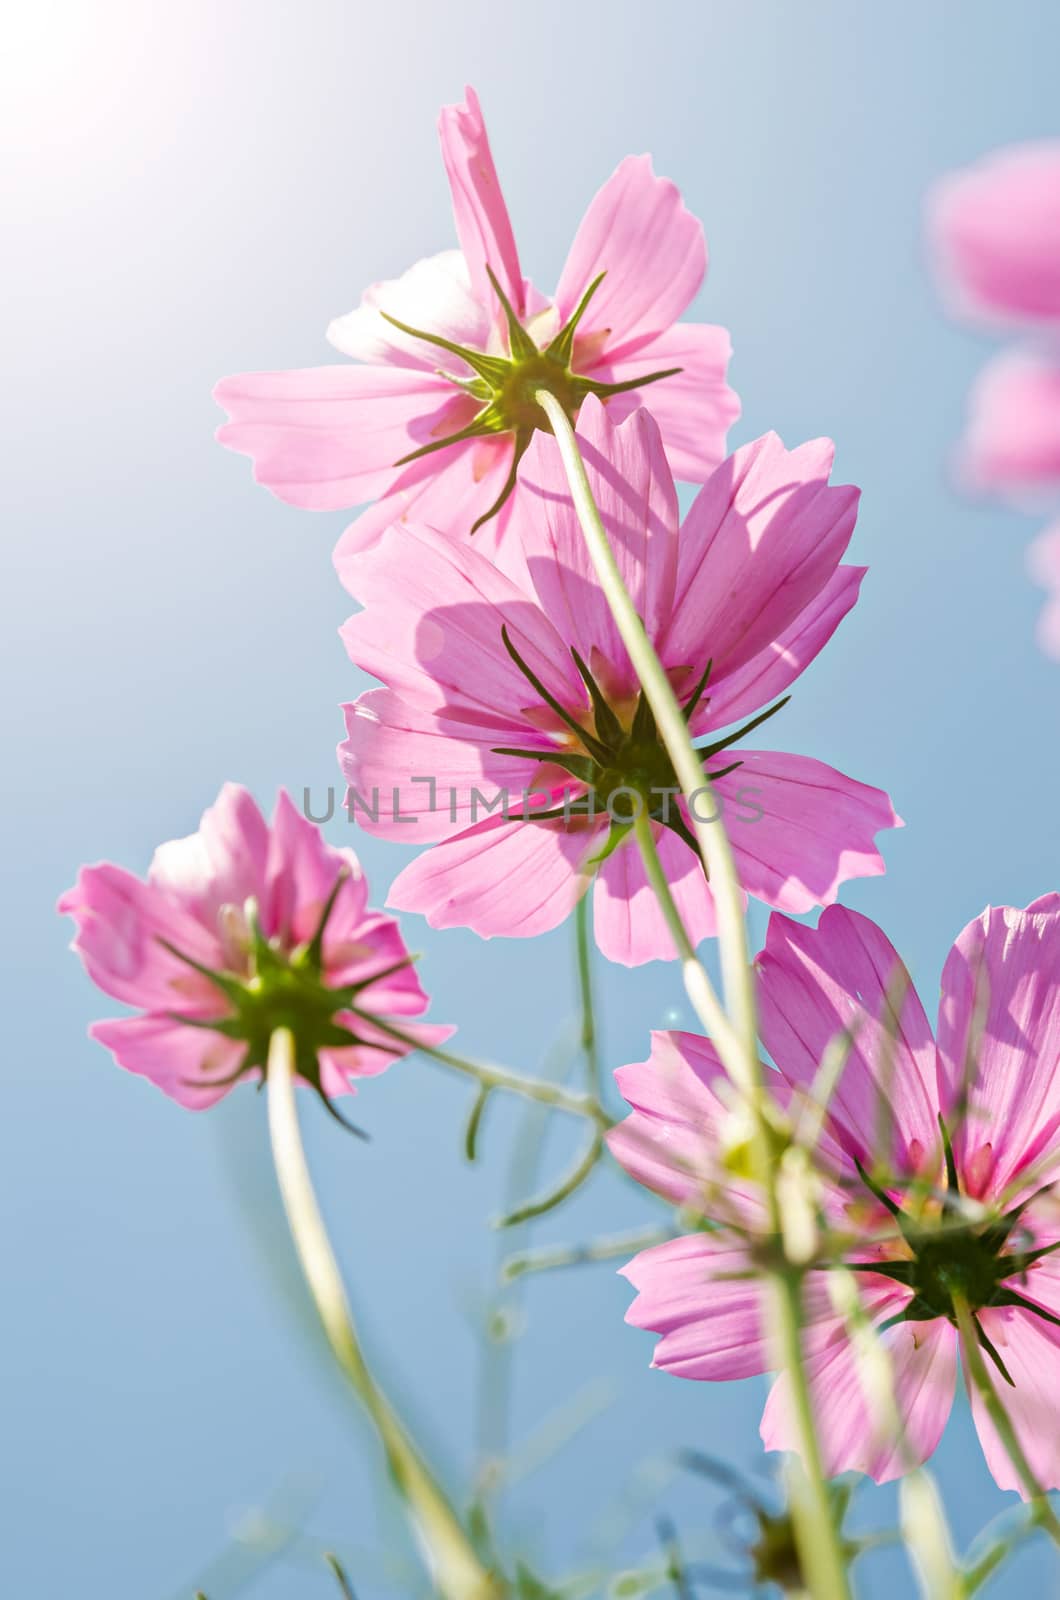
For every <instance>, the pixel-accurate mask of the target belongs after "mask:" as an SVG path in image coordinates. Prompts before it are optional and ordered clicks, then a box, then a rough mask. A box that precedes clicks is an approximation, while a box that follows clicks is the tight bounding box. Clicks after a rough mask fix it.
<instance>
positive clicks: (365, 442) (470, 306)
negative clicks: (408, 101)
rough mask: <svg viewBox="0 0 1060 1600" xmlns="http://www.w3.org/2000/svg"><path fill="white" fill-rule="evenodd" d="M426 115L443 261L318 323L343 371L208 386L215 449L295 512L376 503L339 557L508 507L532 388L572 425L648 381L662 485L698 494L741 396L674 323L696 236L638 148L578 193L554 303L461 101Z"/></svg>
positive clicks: (538, 419)
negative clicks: (414, 523) (390, 530)
mask: <svg viewBox="0 0 1060 1600" xmlns="http://www.w3.org/2000/svg"><path fill="white" fill-rule="evenodd" d="M466 94H467V103H466V105H462V106H447V107H446V108H445V109H444V110H443V112H442V114H441V119H440V123H439V131H440V134H441V142H442V155H443V158H444V161H445V166H446V171H447V173H448V175H449V184H450V188H451V189H452V195H453V210H454V213H455V217H456V230H457V235H458V237H459V240H460V249H459V250H458V251H457V250H450V251H446V252H444V253H443V254H441V255H438V256H433V257H430V258H429V259H427V260H424V261H420V262H417V264H416V265H415V266H413V267H411V268H410V269H409V270H408V272H406V273H405V274H404V276H403V277H401V278H397V279H394V280H393V281H390V282H386V283H376V284H373V285H372V287H371V288H369V289H368V290H366V292H365V294H364V297H363V299H362V301H361V304H360V306H359V307H358V308H357V310H356V311H353V312H351V313H350V314H349V315H348V316H345V317H340V318H338V319H337V320H336V321H335V322H333V323H332V324H331V326H330V328H329V329H328V338H329V339H330V341H331V343H332V344H333V345H335V346H336V348H337V349H339V350H341V351H342V353H343V354H344V355H347V356H352V357H353V359H354V360H355V361H356V362H359V363H361V364H360V365H358V366H331V367H316V368H311V369H309V370H306V371H301V372H256V373H245V374H243V375H242V376H240V377H235V378H226V379H224V380H223V381H222V382H221V383H220V384H218V386H217V389H216V391H215V393H216V397H217V399H218V401H219V402H220V404H221V405H222V406H223V407H224V408H225V410H226V411H227V412H228V414H229V416H230V417H231V419H232V420H231V421H230V422H229V423H228V424H226V425H225V426H224V427H222V428H221V429H220V430H219V432H218V438H219V439H220V440H221V442H222V443H223V444H226V445H228V446H229V447H230V448H231V449H233V450H239V451H242V452H243V453H244V454H246V455H249V456H251V457H253V460H254V473H255V477H256V478H257V479H258V481H259V482H260V483H263V484H265V485H266V487H267V488H269V489H271V490H272V491H273V493H274V494H276V495H278V496H279V497H280V499H282V500H287V501H289V502H290V503H291V504H293V505H298V506H306V507H308V508H310V509H311V510H330V509H333V508H337V507H343V506H353V505H358V504H361V503H363V502H365V501H369V500H374V499H376V498H377V497H378V496H385V497H389V498H386V499H384V501H383V503H382V504H381V505H379V506H375V507H373V508H372V509H371V510H370V511H368V512H366V513H365V514H364V515H363V516H361V517H360V518H359V519H358V520H357V521H356V522H355V523H354V524H353V526H352V527H351V528H349V529H348V530H347V532H346V533H345V534H344V536H343V538H342V540H341V541H340V544H339V546H338V549H337V550H336V564H337V566H338V569H339V573H340V576H343V581H344V582H345V581H347V577H346V576H345V575H346V574H347V572H348V567H349V562H350V561H351V559H352V558H353V557H354V556H355V555H356V554H357V552H358V551H360V550H361V549H363V548H366V547H367V546H369V545H370V544H372V543H374V542H375V541H376V539H377V538H378V537H379V534H380V533H381V532H382V530H383V529H384V528H385V527H387V526H388V525H389V524H390V523H391V522H394V521H396V520H397V519H398V517H400V516H402V515H403V514H405V512H406V511H411V512H412V513H413V514H414V515H415V517H416V519H417V520H419V521H425V522H427V523H430V524H431V525H432V526H437V527H441V528H444V529H446V530H447V531H456V532H461V533H470V532H473V531H474V530H475V528H477V527H479V526H480V525H481V524H482V523H484V522H487V521H489V520H490V519H494V526H493V527H492V529H491V530H490V535H489V542H490V543H491V544H495V542H496V541H497V540H499V539H500V537H501V535H502V534H503V532H504V529H505V527H506V526H507V523H508V521H509V519H510V517H511V515H512V512H513V507H514V501H513V498H512V496H513V492H514V490H515V489H516V485H517V472H518V467H519V462H520V460H521V458H522V456H523V453H524V451H525V450H526V448H527V445H528V443H529V441H530V439H531V438H532V436H533V434H534V432H535V430H537V429H540V428H542V427H547V423H546V421H545V418H544V414H543V412H541V410H540V408H539V407H538V406H537V404H536V402H535V401H534V398H533V397H534V392H535V391H536V390H537V389H539V388H541V387H542V386H544V387H547V388H548V389H550V390H551V391H552V393H553V394H554V395H556V396H557V398H558V399H559V400H560V401H561V402H562V403H563V405H564V407H565V408H566V410H567V412H568V414H569V415H570V416H571V418H572V419H573V418H574V417H575V416H577V414H578V410H579V407H580V406H581V404H582V402H583V401H584V399H585V397H586V396H587V395H596V396H597V397H598V398H600V399H603V400H605V401H607V402H608V403H609V404H610V405H611V406H613V408H614V414H615V416H616V418H619V417H623V416H625V415H627V414H628V412H629V411H631V410H632V409H633V408H634V407H635V406H636V405H637V404H638V401H639V392H640V391H641V390H642V389H643V388H644V387H645V386H646V385H648V384H651V385H652V409H653V411H654V413H655V416H656V418H657V420H658V422H659V425H660V427H661V428H662V430H663V438H664V440H665V443H666V449H667V452H668V455H669V459H670V465H671V467H672V469H673V471H674V473H675V474H676V476H677V477H679V478H684V479H688V480H690V481H692V482H696V483H701V482H703V481H704V479H705V478H706V477H708V476H709V474H710V472H711V471H712V470H713V468H714V467H716V466H717V465H718V463H719V462H720V461H721V460H722V458H723V456H724V454H725V434H726V430H727V428H728V426H729V424H730V423H731V422H732V421H733V420H734V418H735V417H736V416H737V415H738V412H739V404H738V401H737V399H736V396H735V395H734V394H733V392H732V390H731V389H729V388H728V386H727V385H726V382H725V372H726V367H727V364H728V359H729V354H730V344H729V336H728V334H727V333H726V331H725V330H724V329H723V328H718V327H708V326H704V325H702V324H683V323H678V321H677V319H678V317H680V315H681V313H682V312H683V311H684V310H685V308H686V307H687V306H688V304H689V302H690V301H691V299H692V297H693V296H694V295H695V293H696V291H697V289H698V288H699V286H700V284H701V283H702V281H703V276H704V273H705V272H706V266H707V253H706V246H705V243H704V239H703V230H702V228H701V226H700V224H699V223H698V222H697V221H696V219H695V218H694V217H692V216H690V215H689V213H688V212H687V211H686V210H685V208H684V206H683V204H682V202H681V196H680V194H679V193H678V191H677V189H676V188H675V187H674V185H673V184H672V183H670V182H669V181H668V180H666V179H664V178H656V177H655V175H654V173H653V171H652V167H651V161H650V160H649V158H648V157H647V156H630V157H628V158H627V159H626V160H625V161H623V162H622V164H621V165H620V166H619V168H618V170H617V171H616V172H615V174H614V175H613V177H611V178H610V179H609V181H608V182H607V183H606V184H605V185H604V187H603V188H602V189H601V190H600V192H599V193H598V194H597V196H596V198H595V199H594V200H593V202H592V204H591V205H590V207H589V209H588V211H587V212H586V214H585V217H584V218H583V220H582V223H581V226H580V228H579V229H578V232H577V234H576V235H575V239H574V243H573V245H572V246H571V251H570V255H569V256H568V257H567V263H566V266H565V267H564V268H563V272H562V273H561V275H560V281H559V286H558V288H557V290H556V293H555V297H554V298H553V299H552V300H551V301H549V300H546V299H544V298H543V297H542V296H541V295H540V294H538V293H537V291H536V290H534V289H533V288H532V287H531V286H530V285H529V284H528V283H527V282H526V280H525V279H524V278H523V275H522V269H521V267H520V265H519V256H518V252H517V250H516V246H515V238H514V236H513V234H512V227H511V223H510V221H509V219H508V212H507V209H506V207H505V204H504V198H503V196H502V194H501V190H500V185H499V183H498V181H497V173H496V170H495V168H494V165H493V157H492V155H491V153H490V147H489V141H488V139H487V137H486V129H485V124H484V123H483V120H482V113H481V111H480V109H479V103H478V98H477V96H476V95H475V93H474V91H473V90H471V89H468V90H467V91H466Z"/></svg>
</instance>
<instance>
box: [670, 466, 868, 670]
mask: <svg viewBox="0 0 1060 1600" xmlns="http://www.w3.org/2000/svg"><path fill="white" fill-rule="evenodd" d="M832 448H833V447H832V444H831V442H830V441H829V440H827V439H817V440H814V441H812V442H811V443H810V444H805V445H801V446H800V447H799V448H798V449H797V450H791V451H788V450H785V448H784V446H783V444H782V443H781V442H780V440H779V439H778V438H777V436H776V435H775V434H766V435H764V436H763V437H762V438H761V439H756V440H755V441H754V443H753V444H750V445H744V446H743V447H742V448H741V449H739V450H737V451H736V453H735V455H733V456H730V457H729V459H728V460H727V461H726V462H724V463H723V465H722V466H720V467H719V468H718V469H717V471H716V472H715V473H714V474H713V475H712V476H711V477H710V479H709V480H708V481H707V483H706V484H705V485H704V486H703V488H702V489H701V490H700V491H699V494H698V495H697V496H696V498H695V501H694V502H693V504H692V507H691V510H690V511H689V513H688V515H687V517H686V518H685V520H684V523H683V524H682V528H681V536H680V543H679V553H678V568H677V579H676V586H675V606H674V611H673V615H672V618H671V620H670V623H669V626H668V627H667V629H666V632H665V635H664V637H663V639H662V640H661V641H660V647H661V652H660V653H661V654H662V657H663V662H664V665H667V666H670V665H672V666H675V667H676V666H681V665H685V664H687V663H689V662H695V661H698V660H700V659H702V658H703V657H704V656H710V657H712V658H713V661H714V666H715V671H716V673H717V674H718V676H719V677H721V676H723V675H724V674H726V673H729V672H733V671H735V670H736V669H737V668H738V667H742V666H743V665H744V664H745V663H746V662H748V661H750V660H751V658H752V657H753V656H755V655H757V654H758V653H759V652H760V651H762V650H764V649H766V648H767V647H768V646H769V645H770V644H771V643H772V641H773V640H775V639H776V638H777V637H778V636H779V635H781V634H783V633H784V631H785V629H787V628H789V627H790V626H791V625H792V624H793V623H794V622H795V621H796V619H797V618H798V616H799V615H800V613H801V612H803V611H804V610H805V609H806V607H807V606H808V605H809V604H810V603H811V601H812V600H813V599H814V598H815V596H817V595H818V594H819V593H820V592H821V590H822V589H823V588H824V587H825V586H826V584H827V583H828V582H829V580H830V579H831V577H832V575H833V573H834V572H835V570H836V567H837V566H838V564H839V561H840V558H841V557H842V555H843V552H844V550H845V549H846V547H847V544H848V542H849V539H850V535H851V533H852V532H853V528H854V523H855V520H856V518H857V504H858V491H857V490H856V489H852V488H847V487H834V488H833V487H829V483H828V476H829V473H830V471H831V467H832Z"/></svg>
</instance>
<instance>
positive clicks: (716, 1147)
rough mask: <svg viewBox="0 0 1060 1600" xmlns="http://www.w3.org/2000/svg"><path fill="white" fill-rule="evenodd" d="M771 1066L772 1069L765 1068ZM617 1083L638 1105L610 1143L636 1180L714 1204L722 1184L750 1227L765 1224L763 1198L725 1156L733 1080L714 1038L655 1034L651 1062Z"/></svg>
mask: <svg viewBox="0 0 1060 1600" xmlns="http://www.w3.org/2000/svg"><path fill="white" fill-rule="evenodd" d="M762 1070H763V1071H764V1072H767V1071H768V1069H767V1068H763V1069H762ZM615 1083H616V1085H617V1086H618V1092H619V1094H621V1096H622V1098H623V1099H624V1100H625V1101H626V1102H627V1103H628V1104H629V1105H630V1106H631V1107H632V1111H631V1114H630V1116H628V1117H626V1119H625V1120H624V1121H623V1122H620V1123H619V1124H618V1125H617V1127H614V1128H612V1129H611V1132H610V1133H609V1134H608V1136H607V1143H608V1148H609V1149H610V1151H611V1154H612V1155H613V1156H614V1158H615V1160H616V1161H617V1162H618V1163H619V1164H620V1165H621V1166H623V1167H624V1168H625V1169H626V1171H627V1172H628V1173H629V1175H630V1177H631V1178H635V1179H636V1181H637V1182H638V1183H642V1184H643V1185H644V1186H645V1188H648V1189H653V1190H654V1191H655V1192H656V1193H657V1194H661V1195H663V1196H665V1198H666V1199H667V1200H671V1201H673V1203H674V1205H678V1206H680V1205H686V1204H695V1203H699V1204H701V1205H704V1206H705V1208H706V1209H707V1210H708V1212H709V1210H710V1205H709V1199H710V1195H711V1193H712V1192H713V1191H714V1190H715V1189H722V1190H723V1191H724V1202H723V1203H724V1205H725V1206H727V1207H728V1206H733V1207H735V1208H736V1209H737V1210H738V1211H739V1212H740V1214H741V1216H742V1218H743V1220H745V1221H746V1222H747V1223H748V1225H750V1226H755V1225H759V1226H760V1225H761V1223H762V1220H763V1218H762V1205H761V1198H760V1196H759V1195H756V1194H755V1192H754V1191H753V1189H751V1188H750V1187H749V1186H747V1185H741V1184H739V1183H738V1182H734V1181H733V1178H732V1174H731V1173H729V1172H728V1171H727V1170H726V1168H725V1167H724V1165H723V1163H722V1161H721V1159H720V1156H721V1149H722V1135H723V1131H724V1123H725V1119H726V1117H727V1116H728V1113H729V1110H730V1109H731V1107H732V1105H733V1103H734V1102H733V1096H732V1085H731V1084H730V1083H729V1080H728V1075H727V1074H726V1072H725V1069H724V1067H723V1066H722V1064H721V1061H720V1059H719V1057H718V1054H717V1051H716V1050H715V1048H714V1046H713V1045H712V1044H711V1042H710V1040H709V1039H704V1038H702V1037H701V1036H700V1035H699V1034H695V1033H669V1032H667V1033H661V1032H660V1033H653V1034H652V1036H651V1055H650V1056H649V1058H648V1060H647V1061H638V1062H634V1063H632V1064H631V1065H630V1066H626V1067H619V1068H618V1069H617V1071H616V1072H615Z"/></svg>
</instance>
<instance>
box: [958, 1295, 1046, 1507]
mask: <svg viewBox="0 0 1060 1600" xmlns="http://www.w3.org/2000/svg"><path fill="white" fill-rule="evenodd" d="M979 1321H980V1323H981V1325H982V1328H983V1331H984V1332H985V1334H986V1336H987V1338H988V1339H989V1340H990V1341H991V1343H992V1344H993V1345H994V1346H995V1348H996V1349H997V1351H998V1353H999V1354H1000V1356H1001V1359H1002V1360H1003V1361H1004V1363H1005V1366H1006V1367H1007V1369H1008V1372H1009V1375H1010V1377H1011V1378H1012V1384H1011V1385H1010V1384H1007V1383H1005V1382H1004V1381H1003V1380H1002V1379H1001V1377H1000V1376H999V1375H998V1373H997V1372H996V1371H995V1370H994V1367H993V1364H992V1362H990V1361H989V1360H988V1361H987V1362H986V1363H985V1365H986V1369H987V1376H988V1378H989V1381H990V1382H991V1383H992V1384H993V1385H994V1388H995V1389H996V1390H997V1393H998V1396H999V1398H1000V1400H1001V1404H1002V1405H1003V1406H1004V1408H1005V1411H1006V1412H1007V1413H1008V1417H1009V1420H1010V1421H1011V1423H1012V1424H1013V1426H1014V1428H1015V1430H1016V1436H1017V1438H1018V1439H1019V1442H1020V1444H1021V1445H1022V1447H1023V1451H1024V1454H1025V1455H1026V1457H1027V1460H1028V1463H1029V1465H1030V1468H1031V1471H1032V1472H1033V1473H1034V1476H1035V1478H1036V1479H1037V1480H1038V1482H1039V1483H1040V1484H1041V1486H1042V1488H1043V1489H1060V1328H1054V1327H1052V1326H1051V1325H1050V1324H1049V1323H1048V1322H1043V1321H1042V1319H1041V1318H1040V1317H1036V1316H1034V1315H1033V1314H1032V1313H1030V1312H1028V1311H1024V1310H1021V1309H1020V1308H1019V1307H1018V1306H1005V1307H988V1308H987V1309H985V1310H983V1311H980V1312H979ZM969 1392H970V1395H971V1401H972V1416H973V1418H974V1420H975V1428H976V1432H977V1433H978V1435H979V1442H980V1444H981V1445H982V1447H983V1454H984V1455H985V1457H986V1464H987V1466H988V1467H989V1468H990V1471H991V1472H992V1473H993V1475H994V1478H995V1480H996V1482H997V1485H998V1487H999V1488H1000V1489H1015V1491H1016V1493H1017V1494H1018V1495H1020V1497H1021V1498H1022V1499H1024V1500H1026V1499H1028V1498H1029V1497H1028V1495H1027V1491H1026V1489H1025V1488H1024V1487H1023V1485H1022V1483H1021V1482H1020V1480H1019V1475H1018V1473H1017V1472H1016V1469H1015V1467H1014V1466H1013V1465H1012V1462H1011V1461H1010V1460H1009V1456H1008V1452H1007V1451H1006V1449H1005V1447H1004V1445H1003V1444H1002V1443H1001V1440H1000V1439H999V1438H998V1435H997V1430H996V1429H995V1427H994V1424H993V1423H992V1422H991V1420H990V1417H989V1415H988V1414H987V1411H986V1408H985V1406H984V1405H983V1402H982V1400H981V1399H980V1397H979V1394H978V1391H977V1390H975V1389H974V1388H971V1387H969Z"/></svg>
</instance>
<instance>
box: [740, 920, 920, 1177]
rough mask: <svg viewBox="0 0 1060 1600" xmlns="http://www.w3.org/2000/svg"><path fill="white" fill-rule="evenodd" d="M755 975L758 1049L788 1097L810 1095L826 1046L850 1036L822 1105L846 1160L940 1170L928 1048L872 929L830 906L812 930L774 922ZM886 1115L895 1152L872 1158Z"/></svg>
mask: <svg viewBox="0 0 1060 1600" xmlns="http://www.w3.org/2000/svg"><path fill="white" fill-rule="evenodd" d="M755 966H756V969H757V973H758V994H759V1020H760V1026H761V1030H762V1040H763V1043H764V1044H765V1047H766V1049H767V1050H768V1051H769V1054H770V1055H771V1056H772V1058H773V1060H774V1061H775V1062H776V1063H777V1066H778V1067H779V1068H780V1070H781V1072H782V1073H783V1074H784V1077H785V1078H786V1079H787V1081H788V1082H789V1083H790V1084H792V1085H793V1086H794V1087H796V1088H802V1089H803V1090H808V1089H809V1088H810V1086H811V1085H812V1084H813V1082H814V1080H815V1078H816V1076H817V1072H818V1069H819V1067H820V1064H821V1062H822V1060H823V1059H824V1055H825V1052H826V1050H827V1049H828V1046H829V1044H830V1043H831V1041H832V1040H833V1039H835V1038H836V1036H837V1035H838V1034H840V1033H842V1032H843V1030H844V1029H851V1030H852V1031H853V1042H852V1045H851V1048H850V1053H849V1055H848V1057H847V1061H846V1066H845V1067H844V1069H843V1073H842V1076H841V1077H840V1079H839V1083H838V1085H837V1087H836V1089H835V1092H834V1094H833V1095H832V1098H831V1100H830V1102H829V1105H830V1117H829V1122H830V1125H831V1130H832V1132H833V1134H834V1135H835V1137H836V1138H837V1139H838V1141H839V1143H840V1145H841V1146H842V1147H843V1149H844V1150H845V1151H846V1152H847V1154H848V1155H853V1156H856V1157H857V1158H858V1159H859V1160H861V1161H865V1159H866V1157H867V1156H869V1157H871V1156H873V1155H878V1156H880V1157H881V1158H883V1159H884V1160H889V1161H891V1162H893V1164H894V1166H895V1168H896V1169H897V1171H899V1172H903V1173H909V1174H913V1173H915V1172H917V1171H919V1170H921V1169H922V1168H923V1166H924V1164H925V1159H926V1158H930V1157H932V1156H934V1157H935V1158H936V1161H937V1159H938V1157H939V1155H940V1148H939V1129H938V1120H937V1118H938V1099H937V1094H936V1087H935V1042H934V1039H933V1038H932V1034H931V1028H930V1025H929V1023H928V1020H927V1017H926V1016H925V1014H924V1008H923V1006H922V1005H921V1003H920V999H919V996H918V995H917V993H916V990H915V989H914V988H913V986H912V983H911V982H909V975H908V973H907V972H906V969H905V967H904V966H903V964H902V961H901V959H900V957H899V956H898V954H897V952H896V951H895V950H894V948H893V946H892V945H891V944H890V942H889V941H888V939H887V938H886V936H885V935H884V934H883V933H882V932H881V930H880V929H879V928H878V927H877V926H876V924H875V923H874V922H870V921H869V919H868V917H863V916H860V915H859V914H858V912H856V911H849V910H847V908H846V907H845V906H829V907H828V909H827V910H826V911H823V912H822V913H821V917H820V921H819V922H818V925H817V927H816V928H808V927H805V926H804V925H802V924H800V923H797V922H791V921H790V920H789V919H788V918H787V917H782V916H779V915H777V914H776V913H774V915H773V916H772V917H770V919H769V931H768V934H767V936H766V947H765V949H764V950H763V951H762V953H761V954H760V955H759V957H758V959H757V961H756V963H755ZM884 1108H889V1114H888V1118H887V1123H888V1126H889V1127H890V1130H891V1137H892V1141H893V1142H892V1144H891V1148H890V1149H889V1150H882V1151H876V1150H875V1148H874V1146H875V1142H876V1141H875V1130H876V1125H877V1121H878V1119H879V1117H880V1115H881V1110H883V1109H884ZM931 1176H934V1172H932V1173H931Z"/></svg>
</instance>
